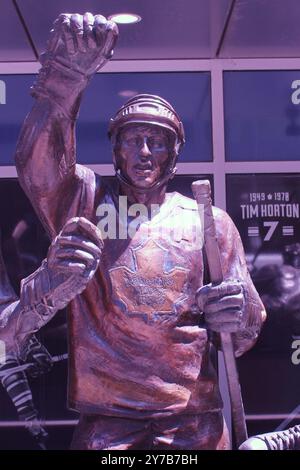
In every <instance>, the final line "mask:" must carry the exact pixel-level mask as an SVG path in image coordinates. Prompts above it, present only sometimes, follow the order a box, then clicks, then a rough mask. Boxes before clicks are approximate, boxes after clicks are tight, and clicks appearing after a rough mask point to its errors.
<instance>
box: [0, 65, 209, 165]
mask: <svg viewBox="0 0 300 470" xmlns="http://www.w3.org/2000/svg"><path fill="white" fill-rule="evenodd" d="M0 80H1V81H0V85H1V82H2V83H3V84H4V88H5V95H6V96H5V98H6V99H5V104H0V164H1V165H13V164H14V152H15V146H16V142H17V138H18V134H19V131H20V127H21V124H22V122H23V120H24V118H25V116H26V114H27V112H28V111H29V110H30V108H31V106H32V104H33V100H32V98H31V97H30V93H29V90H30V86H31V85H32V84H33V82H34V80H35V75H0ZM0 91H1V88H0ZM136 93H152V94H157V95H160V96H162V97H163V98H165V99H167V100H168V101H170V102H171V104H172V105H173V106H174V107H175V109H176V111H177V112H178V114H179V115H180V117H181V119H182V121H183V124H184V128H185V132H186V145H185V146H184V148H183V151H182V153H181V155H180V161H181V162H195V161H211V160H212V131H211V92H210V73H209V72H172V73H160V72H159V73H158V72H157V73H148V72H147V73H103V74H101V73H100V74H97V75H96V76H95V77H94V78H93V80H92V81H91V83H90V85H89V86H88V88H87V90H86V92H85V94H84V96H83V101H82V106H81V108H80V114H79V118H78V125H77V154H78V161H79V162H80V163H85V164H100V163H111V162H112V155H111V154H112V152H111V145H110V142H109V140H108V137H107V129H108V122H109V119H110V118H111V117H113V116H114V115H115V113H116V111H117V110H118V109H119V108H120V106H122V105H123V104H124V103H125V102H126V101H127V100H128V99H129V98H130V97H131V96H133V95H134V94H136ZM1 102H2V101H1V96H0V103H1Z"/></svg>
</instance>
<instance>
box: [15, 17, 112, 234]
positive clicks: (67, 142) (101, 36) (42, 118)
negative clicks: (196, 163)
mask: <svg viewBox="0 0 300 470" xmlns="http://www.w3.org/2000/svg"><path fill="white" fill-rule="evenodd" d="M117 36H118V29H117V26H116V25H115V24H114V23H113V22H111V21H107V20H106V19H105V18H104V17H103V16H101V15H96V16H93V15H92V14H91V13H85V14H84V15H83V16H82V15H78V14H72V15H71V14H62V15H60V16H59V17H58V19H57V20H56V21H55V23H54V26H53V29H52V30H51V33H50V38H49V41H48V43H47V50H46V52H45V53H44V54H42V56H41V64H42V67H41V69H40V72H39V74H38V78H37V81H36V83H35V84H34V85H33V87H32V95H33V96H34V98H35V99H36V102H35V104H34V106H33V109H32V110H31V112H30V113H29V115H28V116H27V118H26V120H25V122H24V125H23V127H22V130H21V134H20V138H19V141H18V144H17V151H16V167H17V171H18V176H19V179H20V183H21V185H22V187H23V189H24V191H25V193H26V194H27V196H28V197H29V199H30V200H31V202H32V204H33V206H34V208H35V210H36V211H37V213H38V215H39V217H40V219H41V220H42V222H43V223H44V225H45V226H46V228H47V229H48V232H50V234H52V235H54V234H55V233H57V232H58V231H59V230H60V229H61V228H62V225H63V223H64V222H65V218H64V216H65V215H66V214H64V212H66V213H67V211H68V208H69V207H70V206H71V204H72V201H73V200H74V197H75V195H76V192H77V189H78V184H80V179H81V178H82V172H80V171H77V170H76V142H75V123H76V117H77V114H78V110H79V106H80V101H81V97H82V93H83V91H84V89H85V88H86V86H87V84H88V82H89V80H90V79H91V77H92V76H93V75H94V73H95V72H96V71H97V70H99V69H100V68H101V67H103V65H104V64H105V63H106V62H107V61H108V60H109V59H110V58H111V57H112V54H113V48H114V45H115V43H116V39H117ZM62 200H63V205H62ZM62 207H63V208H64V210H62Z"/></svg>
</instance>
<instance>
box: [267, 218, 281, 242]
mask: <svg viewBox="0 0 300 470" xmlns="http://www.w3.org/2000/svg"><path fill="white" fill-rule="evenodd" d="M278 223H279V222H264V227H269V230H268V231H267V233H266V236H265V238H264V242H268V241H269V240H271V238H272V235H273V233H274V232H275V230H276V227H277V225H278Z"/></svg>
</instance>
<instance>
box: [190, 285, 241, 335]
mask: <svg viewBox="0 0 300 470" xmlns="http://www.w3.org/2000/svg"><path fill="white" fill-rule="evenodd" d="M196 299H197V303H198V306H199V308H200V310H201V311H202V312H203V313H204V317H205V322H206V324H207V327H208V329H210V330H211V331H215V332H218V333H221V332H228V333H234V332H237V331H238V330H240V329H241V328H242V327H243V326H244V324H245V313H246V312H245V296H244V289H243V285H242V284H241V283H240V282H239V281H231V280H230V281H223V282H222V283H221V284H219V285H217V286H213V285H212V284H208V285H205V286H203V287H201V288H200V289H199V290H198V291H197V294H196Z"/></svg>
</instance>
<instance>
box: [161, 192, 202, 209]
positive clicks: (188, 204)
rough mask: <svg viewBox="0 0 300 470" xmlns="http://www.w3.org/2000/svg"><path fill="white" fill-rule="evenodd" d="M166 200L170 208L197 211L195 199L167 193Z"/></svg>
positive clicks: (175, 193)
mask: <svg viewBox="0 0 300 470" xmlns="http://www.w3.org/2000/svg"><path fill="white" fill-rule="evenodd" d="M168 198H169V200H170V203H171V204H172V206H177V207H181V208H182V209H186V210H192V211H197V210H198V207H197V203H196V201H195V199H192V198H190V197H187V196H184V195H183V194H180V193H177V192H173V193H168Z"/></svg>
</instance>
